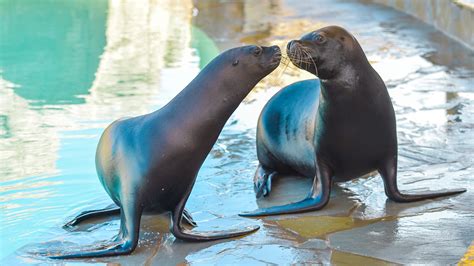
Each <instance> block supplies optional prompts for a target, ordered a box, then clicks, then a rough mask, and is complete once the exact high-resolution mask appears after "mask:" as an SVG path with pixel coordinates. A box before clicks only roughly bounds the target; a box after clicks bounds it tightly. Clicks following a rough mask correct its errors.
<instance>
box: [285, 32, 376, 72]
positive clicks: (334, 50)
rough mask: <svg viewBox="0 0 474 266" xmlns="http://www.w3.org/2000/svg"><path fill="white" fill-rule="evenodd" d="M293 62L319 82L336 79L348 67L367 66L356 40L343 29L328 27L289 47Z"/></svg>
mask: <svg viewBox="0 0 474 266" xmlns="http://www.w3.org/2000/svg"><path fill="white" fill-rule="evenodd" d="M287 54H288V57H289V58H290V60H291V62H292V63H293V64H294V65H296V66H297V67H299V68H301V69H304V70H306V71H308V72H310V73H312V74H314V75H316V76H317V77H319V78H320V79H323V80H328V79H333V78H336V77H337V76H338V75H339V74H340V73H341V72H342V71H343V70H344V69H345V67H346V66H351V65H354V64H357V63H358V62H360V61H362V62H367V59H366V57H365V54H364V52H363V51H362V48H361V47H360V45H359V43H358V42H357V40H356V39H355V38H354V36H352V34H350V33H349V32H348V31H347V30H345V29H344V28H341V27H339V26H328V27H324V28H321V29H318V30H315V31H313V32H310V33H308V34H305V35H304V36H302V37H301V39H299V40H292V41H290V42H289V43H288V45H287Z"/></svg>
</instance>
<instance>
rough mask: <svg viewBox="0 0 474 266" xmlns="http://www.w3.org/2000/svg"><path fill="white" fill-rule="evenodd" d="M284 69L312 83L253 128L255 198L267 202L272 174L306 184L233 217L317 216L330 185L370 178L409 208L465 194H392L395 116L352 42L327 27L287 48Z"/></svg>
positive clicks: (294, 87)
mask: <svg viewBox="0 0 474 266" xmlns="http://www.w3.org/2000/svg"><path fill="white" fill-rule="evenodd" d="M287 54H288V56H289V57H290V60H291V62H292V63H293V64H294V65H296V66H297V67H299V68H301V69H303V70H306V71H308V72H310V73H312V74H314V75H315V76H317V77H318V78H319V79H312V80H305V81H300V82H296V83H294V84H291V85H289V86H287V87H285V88H283V89H282V90H281V91H279V92H278V93H277V94H276V95H275V96H273V97H272V98H271V99H270V100H269V102H268V103H267V104H266V106H265V107H264V108H263V111H262V113H261V115H260V118H259V120H258V127H257V155H258V160H259V163H260V164H259V166H258V168H257V171H256V173H255V178H254V182H255V191H256V194H257V197H260V196H262V195H267V194H268V193H269V192H270V189H271V179H272V177H273V176H275V175H276V174H277V173H293V174H298V175H303V176H307V177H313V178H314V181H313V185H312V188H311V192H310V193H309V195H308V196H307V197H306V199H304V200H302V201H299V202H296V203H291V204H288V205H283V206H275V207H270V208H265V209H258V210H255V211H253V212H249V213H243V214H241V216H264V215H276V214H284V213H297V212H306V211H312V210H319V209H321V208H323V207H324V206H325V205H326V204H327V203H328V201H329V195H330V191H331V184H332V182H333V181H347V180H351V179H354V178H357V177H360V176H362V175H364V174H367V173H370V172H372V171H375V170H377V171H378V172H379V173H380V175H381V176H382V178H383V181H384V188H385V194H386V195H387V197H388V198H389V199H391V200H393V201H396V202H412V201H419V200H424V199H431V198H435V197H442V196H448V195H453V194H458V193H462V192H465V191H466V190H465V189H454V190H449V191H440V192H427V193H419V194H404V193H401V192H400V191H399V190H398V187H397V132H396V119H395V112H394V109H393V106H392V102H391V100H390V96H389V94H388V91H387V88H386V87H385V84H384V82H383V80H382V79H381V78H380V76H379V75H378V73H377V72H376V71H375V70H374V69H373V68H372V66H371V65H370V63H369V61H368V60H367V58H366V56H365V54H364V52H363V50H362V48H361V47H360V45H359V43H358V42H357V40H356V39H355V38H354V36H352V35H351V34H350V33H349V32H347V31H346V30H345V29H343V28H341V27H338V26H329V27H325V28H322V29H319V30H316V31H314V32H311V33H309V34H306V35H304V36H303V37H302V38H301V39H300V40H293V41H290V42H289V43H288V45H287Z"/></svg>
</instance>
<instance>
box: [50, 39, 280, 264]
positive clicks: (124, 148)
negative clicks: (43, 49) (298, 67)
mask: <svg viewBox="0 0 474 266" xmlns="http://www.w3.org/2000/svg"><path fill="white" fill-rule="evenodd" d="M280 58H281V52H280V49H279V48H278V47H277V46H272V47H260V46H244V47H239V48H234V49H231V50H228V51H226V52H224V53H222V54H221V55H219V56H218V57H217V58H215V59H214V60H213V61H212V62H210V63H209V64H208V65H207V66H206V67H205V68H204V69H203V70H202V71H201V72H200V73H199V75H198V76H197V77H196V78H194V80H193V81H191V83H189V85H188V86H186V87H185V88H184V89H183V90H182V91H181V92H180V93H179V94H178V95H177V96H176V97H174V98H173V99H172V100H171V101H170V102H169V103H168V104H167V105H165V106H164V107H163V108H161V109H159V110H157V111H155V112H153V113H150V114H146V115H142V116H137V117H133V118H128V119H123V120H118V121H115V122H113V123H112V124H111V125H110V126H108V127H107V128H106V129H105V131H104V133H103V134H102V137H101V138H100V141H99V144H98V147H97V153H96V168H97V174H98V176H99V179H100V181H101V183H102V185H103V186H104V188H105V190H106V191H107V193H108V194H109V196H110V197H111V198H112V200H113V201H114V202H115V204H117V206H119V207H120V231H119V233H118V235H117V236H116V238H115V239H114V240H113V241H111V242H106V243H102V244H100V245H98V244H95V245H94V246H92V247H91V248H88V249H86V250H84V249H83V250H81V251H76V252H67V253H63V254H60V255H57V256H52V257H53V258H62V259H64V258H84V257H99V256H113V255H120V254H129V253H131V252H132V251H133V250H134V249H135V247H136V246H137V243H138V235H139V234H138V233H139V228H140V218H141V215H142V213H143V212H151V213H165V212H169V213H171V226H170V230H171V233H172V234H173V235H174V236H175V237H176V238H178V239H182V240H187V241H209V240H217V239H224V238H230V237H237V236H242V235H245V234H248V233H251V232H254V231H256V230H257V229H258V228H259V227H258V226H254V227H248V228H246V229H242V230H229V231H223V232H192V231H185V230H183V228H182V226H181V223H180V221H181V219H182V216H183V212H184V206H185V204H186V201H187V199H188V197H189V194H190V193H191V190H192V188H193V185H194V182H195V180H196V177H197V174H198V171H199V169H200V167H201V165H202V163H203V162H204V159H205V158H206V156H207V155H208V153H209V152H210V150H211V148H212V146H213V145H214V143H215V142H216V140H217V138H218V136H219V134H220V132H221V130H222V128H223V127H224V124H225V123H226V121H227V120H228V118H229V117H230V115H231V114H232V113H233V112H234V110H235V109H236V108H237V107H238V106H239V104H240V102H241V101H242V100H243V99H244V98H245V97H246V96H247V94H248V93H249V92H250V91H251V90H252V88H253V87H254V86H255V85H256V84H257V83H258V82H259V81H260V80H261V79H262V78H263V77H265V76H266V75H268V74H269V73H270V72H272V71H273V70H274V69H275V68H276V67H277V66H278V65H279V63H280ZM117 212H118V211H117V208H113V207H112V208H107V209H104V210H96V211H91V212H85V213H82V214H80V215H79V216H78V217H76V219H75V220H73V221H71V222H70V223H69V225H74V224H76V223H78V222H80V221H82V220H84V219H87V218H90V217H95V216H102V215H108V214H113V213H117ZM186 220H188V221H190V222H191V223H192V219H190V217H187V218H186Z"/></svg>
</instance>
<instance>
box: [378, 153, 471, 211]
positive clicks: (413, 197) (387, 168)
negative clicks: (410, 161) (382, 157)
mask: <svg viewBox="0 0 474 266" xmlns="http://www.w3.org/2000/svg"><path fill="white" fill-rule="evenodd" d="M378 171H379V173H380V175H381V176H382V179H383V183H384V188H385V194H386V195H387V197H388V198H389V199H391V200H393V201H396V202H413V201H420V200H425V199H433V198H438V197H446V196H451V195H455V194H459V193H463V192H466V191H467V190H466V189H465V188H459V189H452V190H441V191H427V192H421V193H417V194H404V193H401V192H400V191H399V190H398V186H397V156H394V157H392V158H390V159H388V160H386V161H385V162H384V163H383V164H382V166H381V167H380V168H379V169H378Z"/></svg>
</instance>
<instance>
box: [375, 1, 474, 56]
mask: <svg viewBox="0 0 474 266" xmlns="http://www.w3.org/2000/svg"><path fill="white" fill-rule="evenodd" d="M369 2H373V3H378V4H382V5H386V6H390V7H393V8H395V9H398V10H400V11H403V12H405V13H408V14H410V15H412V16H414V17H416V18H418V19H420V20H422V21H424V22H426V23H428V24H430V25H433V26H434V27H436V28H437V29H439V30H441V31H442V32H444V33H445V34H447V35H449V36H450V37H452V38H454V39H456V40H458V41H460V42H462V43H463V44H464V45H466V46H468V47H469V48H471V49H474V1H472V0H418V1H416V0H415V1H414V0H369Z"/></svg>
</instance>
